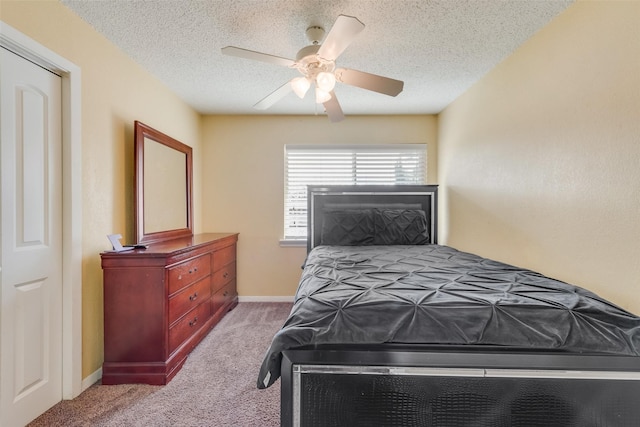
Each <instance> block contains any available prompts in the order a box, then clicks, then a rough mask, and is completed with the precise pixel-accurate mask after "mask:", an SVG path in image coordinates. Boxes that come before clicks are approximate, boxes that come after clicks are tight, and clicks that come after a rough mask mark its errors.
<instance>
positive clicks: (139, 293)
mask: <svg viewBox="0 0 640 427" xmlns="http://www.w3.org/2000/svg"><path fill="white" fill-rule="evenodd" d="M134 146H135V165H136V167H135V182H136V185H135V205H136V206H135V235H136V239H137V243H138V245H136V246H135V248H133V249H132V250H128V251H107V252H103V253H102V254H100V255H101V259H102V269H103V278H104V363H103V365H102V383H103V384H124V383H146V384H155V385H161V384H167V383H168V382H169V381H170V380H171V379H172V378H173V377H174V376H175V374H176V373H177V372H178V371H179V370H180V368H181V367H182V365H183V364H184V362H185V360H186V358H187V356H188V355H189V353H190V352H191V351H192V350H193V349H194V348H195V346H196V345H198V343H199V342H200V341H201V340H202V339H203V338H204V337H205V336H206V335H207V334H208V333H209V331H210V330H211V328H213V327H214V326H215V325H216V323H218V322H219V321H220V319H221V318H222V317H223V316H224V315H225V314H226V313H227V312H228V311H229V310H231V309H232V308H234V307H235V306H236V305H237V303H238V293H237V287H236V246H237V241H238V234H237V233H203V234H195V235H194V234H193V209H192V207H193V204H192V197H191V196H192V191H191V188H192V186H191V180H192V158H191V147H189V146H187V145H184V144H182V143H181V142H179V141H176V140H174V139H172V138H170V137H169V136H167V135H164V134H162V133H160V132H158V131H156V130H154V129H152V128H150V127H148V126H146V125H144V124H142V123H140V122H135V144H134ZM158 181H162V182H158ZM175 183H178V185H175V186H174V184H175ZM158 193H159V194H158ZM168 193H172V194H168ZM175 193H177V194H175Z"/></svg>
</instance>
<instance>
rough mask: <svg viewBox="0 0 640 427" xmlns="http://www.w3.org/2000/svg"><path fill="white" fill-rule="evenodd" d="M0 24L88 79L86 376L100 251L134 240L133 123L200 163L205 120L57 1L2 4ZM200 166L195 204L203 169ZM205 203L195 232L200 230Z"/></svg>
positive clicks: (93, 356)
mask: <svg viewBox="0 0 640 427" xmlns="http://www.w3.org/2000/svg"><path fill="white" fill-rule="evenodd" d="M0 19H1V20H2V21H4V22H6V23H7V24H9V25H10V26H12V27H13V28H15V29H17V30H18V31H20V32H22V33H24V34H26V35H27V36H29V37H31V38H32V39H35V40H36V41H37V42H39V43H40V44H42V45H44V46H45V47H47V48H49V49H50V50H52V51H54V52H56V53H57V54H59V55H61V56H63V57H64V58H66V59H67V60H69V61H71V62H73V63H75V64H76V65H77V66H79V67H80V68H81V73H82V198H83V201H82V206H83V207H82V215H83V224H82V233H83V239H82V248H83V249H82V252H83V266H82V322H83V323H82V325H83V331H82V377H83V378H85V377H87V376H88V375H90V374H91V373H93V372H94V371H95V370H97V369H98V368H100V367H101V366H102V360H103V328H102V327H103V321H102V319H103V317H102V316H103V310H102V270H101V268H100V256H99V254H100V252H102V251H104V250H106V249H110V247H109V244H108V241H107V238H106V235H107V234H111V233H114V232H118V233H121V234H122V235H123V236H124V239H123V240H125V241H126V242H132V241H133V239H134V235H133V122H134V120H140V121H142V122H144V123H146V124H148V125H149V126H152V127H154V128H156V129H158V130H160V131H161V132H164V133H166V134H168V135H170V136H172V137H174V138H176V139H178V140H180V141H182V142H184V143H185V144H187V145H191V146H193V147H194V158H195V159H197V158H199V150H200V140H201V137H200V116H199V115H198V114H196V113H195V112H194V111H193V110H192V109H191V108H190V107H188V106H187V105H186V104H184V103H183V102H182V101H181V100H179V99H178V98H177V97H176V96H175V95H174V94H173V93H171V92H170V91H169V90H168V89H167V88H166V87H165V86H164V85H163V84H162V83H160V82H159V81H158V80H157V79H155V78H154V77H152V76H151V75H150V74H149V73H147V72H146V71H144V70H143V69H142V68H141V67H140V66H138V65H137V64H136V63H134V62H133V61H132V60H131V59H129V58H128V57H127V56H125V54H124V53H123V52H121V51H120V50H118V49H117V48H115V47H114V46H113V45H112V44H111V43H110V42H108V41H107V40H106V39H105V38H103V37H102V36H100V35H99V34H98V33H97V32H95V31H94V30H93V29H92V28H91V27H90V26H88V25H87V24H85V23H84V21H82V20H81V19H80V18H78V17H77V16H76V15H75V14H73V13H72V12H71V11H69V10H68V9H67V8H66V7H65V6H63V5H62V4H60V3H58V2H57V1H34V2H31V1H4V0H3V1H2V4H1V5H0ZM194 166H195V173H194V175H195V176H194V186H195V192H196V200H197V201H198V202H199V194H200V180H199V177H200V168H199V164H196V165H194ZM198 209H199V203H198V204H197V206H196V209H195V213H196V228H198V226H199V221H200V218H199V215H198V213H199V210H198Z"/></svg>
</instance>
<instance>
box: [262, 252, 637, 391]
mask: <svg viewBox="0 0 640 427" xmlns="http://www.w3.org/2000/svg"><path fill="white" fill-rule="evenodd" d="M380 343H412V344H416V343H421V344H451V345H491V346H504V347H508V348H514V349H515V348H517V349H546V350H548V349H552V350H566V351H570V352H580V353H597V354H619V355H635V356H640V317H638V316H635V315H633V314H631V313H629V312H627V311H625V310H623V309H621V308H620V307H617V306H616V305H614V304H612V303H610V302H608V301H606V300H605V299H603V298H600V297H598V296H597V295H595V294H593V293H592V292H589V291H587V290H585V289H582V288H580V287H577V286H573V285H569V284H567V283H564V282H561V281H558V280H554V279H551V278H549V277H546V276H544V275H542V274H539V273H536V272H533V271H530V270H526V269H523V268H518V267H514V266H511V265H507V264H504V263H500V262H497V261H492V260H489V259H486V258H482V257H480V256H477V255H473V254H470V253H466V252H461V251H458V250H456V249H454V248H451V247H448V246H442V245H418V246H358V247H355V246H318V247H316V248H314V249H313V250H312V251H311V252H310V253H309V255H308V257H307V260H306V261H305V266H304V270H303V273H302V277H301V280H300V284H299V287H298V291H297V293H296V296H295V302H294V306H293V308H292V310H291V314H290V316H289V318H288V319H287V321H286V322H285V324H284V326H283V327H282V329H281V330H280V331H279V332H278V333H277V334H276V335H275V336H274V338H273V341H272V344H271V346H270V348H269V349H268V351H267V353H266V355H265V358H264V361H263V364H262V366H261V369H260V373H259V378H258V388H266V387H268V386H270V385H271V384H273V382H274V381H275V380H276V379H277V378H278V377H279V376H280V362H281V360H282V353H281V352H282V351H283V350H286V349H290V348H295V347H300V346H304V345H309V344H380Z"/></svg>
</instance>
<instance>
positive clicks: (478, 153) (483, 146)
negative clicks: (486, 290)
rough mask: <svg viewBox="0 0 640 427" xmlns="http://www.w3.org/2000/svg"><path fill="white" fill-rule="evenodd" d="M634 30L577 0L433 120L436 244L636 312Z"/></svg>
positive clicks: (639, 46) (628, 18)
mask: <svg viewBox="0 0 640 427" xmlns="http://www.w3.org/2000/svg"><path fill="white" fill-rule="evenodd" d="M639 22H640V2H635V1H634V2H613V1H608V2H604V1H603V2H590V1H579V2H577V3H576V4H574V5H572V6H571V7H569V9H568V10H567V11H566V12H564V13H563V14H561V15H560V16H558V17H557V18H556V19H555V20H554V21H552V22H551V24H550V25H548V26H547V27H545V28H544V29H542V30H541V31H540V32H539V33H537V34H536V35H535V36H534V37H533V38H532V39H530V40H529V41H528V42H527V43H525V44H524V45H523V46H522V47H521V48H520V49H519V50H518V51H517V52H515V54H513V55H512V56H510V57H509V58H507V59H506V60H505V61H504V62H503V63H502V64H500V65H499V66H498V67H496V68H495V69H494V70H492V71H491V72H490V73H489V74H488V75H486V76H485V77H484V78H483V79H482V80H481V81H480V82H479V83H477V84H476V85H475V86H474V87H472V88H471V89H470V90H469V91H467V92H466V93H465V94H464V95H463V96H461V97H460V98H459V99H457V100H456V101H455V102H454V103H453V104H452V105H450V106H449V107H448V108H447V109H446V110H445V111H444V112H443V113H442V114H441V115H440V117H439V124H438V125H439V139H438V151H439V158H438V177H439V184H440V185H441V186H442V187H444V189H445V190H446V191H445V192H444V194H443V197H442V198H441V202H443V203H442V205H441V206H442V208H443V209H442V212H446V218H444V217H443V218H442V219H443V220H444V221H442V222H441V225H442V229H441V236H442V237H443V238H444V239H445V241H446V242H447V244H449V245H451V246H454V247H458V248H460V249H463V250H469V251H472V252H477V253H480V254H481V255H484V256H487V257H490V258H495V259H499V260H503V261H506V262H509V263H512V264H516V265H520V266H524V267H528V268H532V269H534V270H537V271H540V272H542V273H545V274H547V275H550V276H552V277H556V278H559V279H562V280H565V281H569V282H571V283H574V284H576V285H580V286H583V287H586V288H588V289H590V290H592V291H595V292H596V293H598V294H600V295H601V296H603V297H605V298H607V299H610V300H611V301H613V302H614V303H617V304H618V305H621V306H622V307H624V308H626V309H629V310H631V311H633V312H635V313H638V314H640V139H639V138H640V30H639V28H640V27H638V23H639Z"/></svg>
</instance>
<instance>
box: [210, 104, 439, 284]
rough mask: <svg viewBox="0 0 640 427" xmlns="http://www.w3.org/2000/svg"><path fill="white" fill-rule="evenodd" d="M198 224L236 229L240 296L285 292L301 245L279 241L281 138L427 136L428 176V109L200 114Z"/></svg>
mask: <svg viewBox="0 0 640 427" xmlns="http://www.w3.org/2000/svg"><path fill="white" fill-rule="evenodd" d="M202 135H203V149H202V152H203V166H204V167H203V183H204V184H203V199H202V204H203V212H204V213H205V215H203V228H204V229H206V230H209V231H235V232H239V233H240V237H239V242H238V292H239V294H240V295H241V296H290V295H293V294H294V292H295V289H296V287H297V285H298V281H299V279H300V272H301V270H300V265H301V264H302V262H303V261H304V256H305V254H306V248H299V247H296V248H291V247H288V248H283V247H280V246H279V240H280V239H281V238H282V233H283V221H284V219H283V215H284V207H283V206H284V146H285V144H379V143H426V144H428V145H427V150H428V153H427V157H428V181H429V183H435V177H436V172H437V171H436V165H435V161H436V157H437V154H436V136H437V125H436V118H435V116H366V117H365V116H347V118H346V120H344V121H342V122H339V123H333V124H332V123H330V122H329V121H328V120H327V118H326V117H325V116H317V117H315V116H284V117H283V116H207V117H205V118H204V120H203V128H202Z"/></svg>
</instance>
